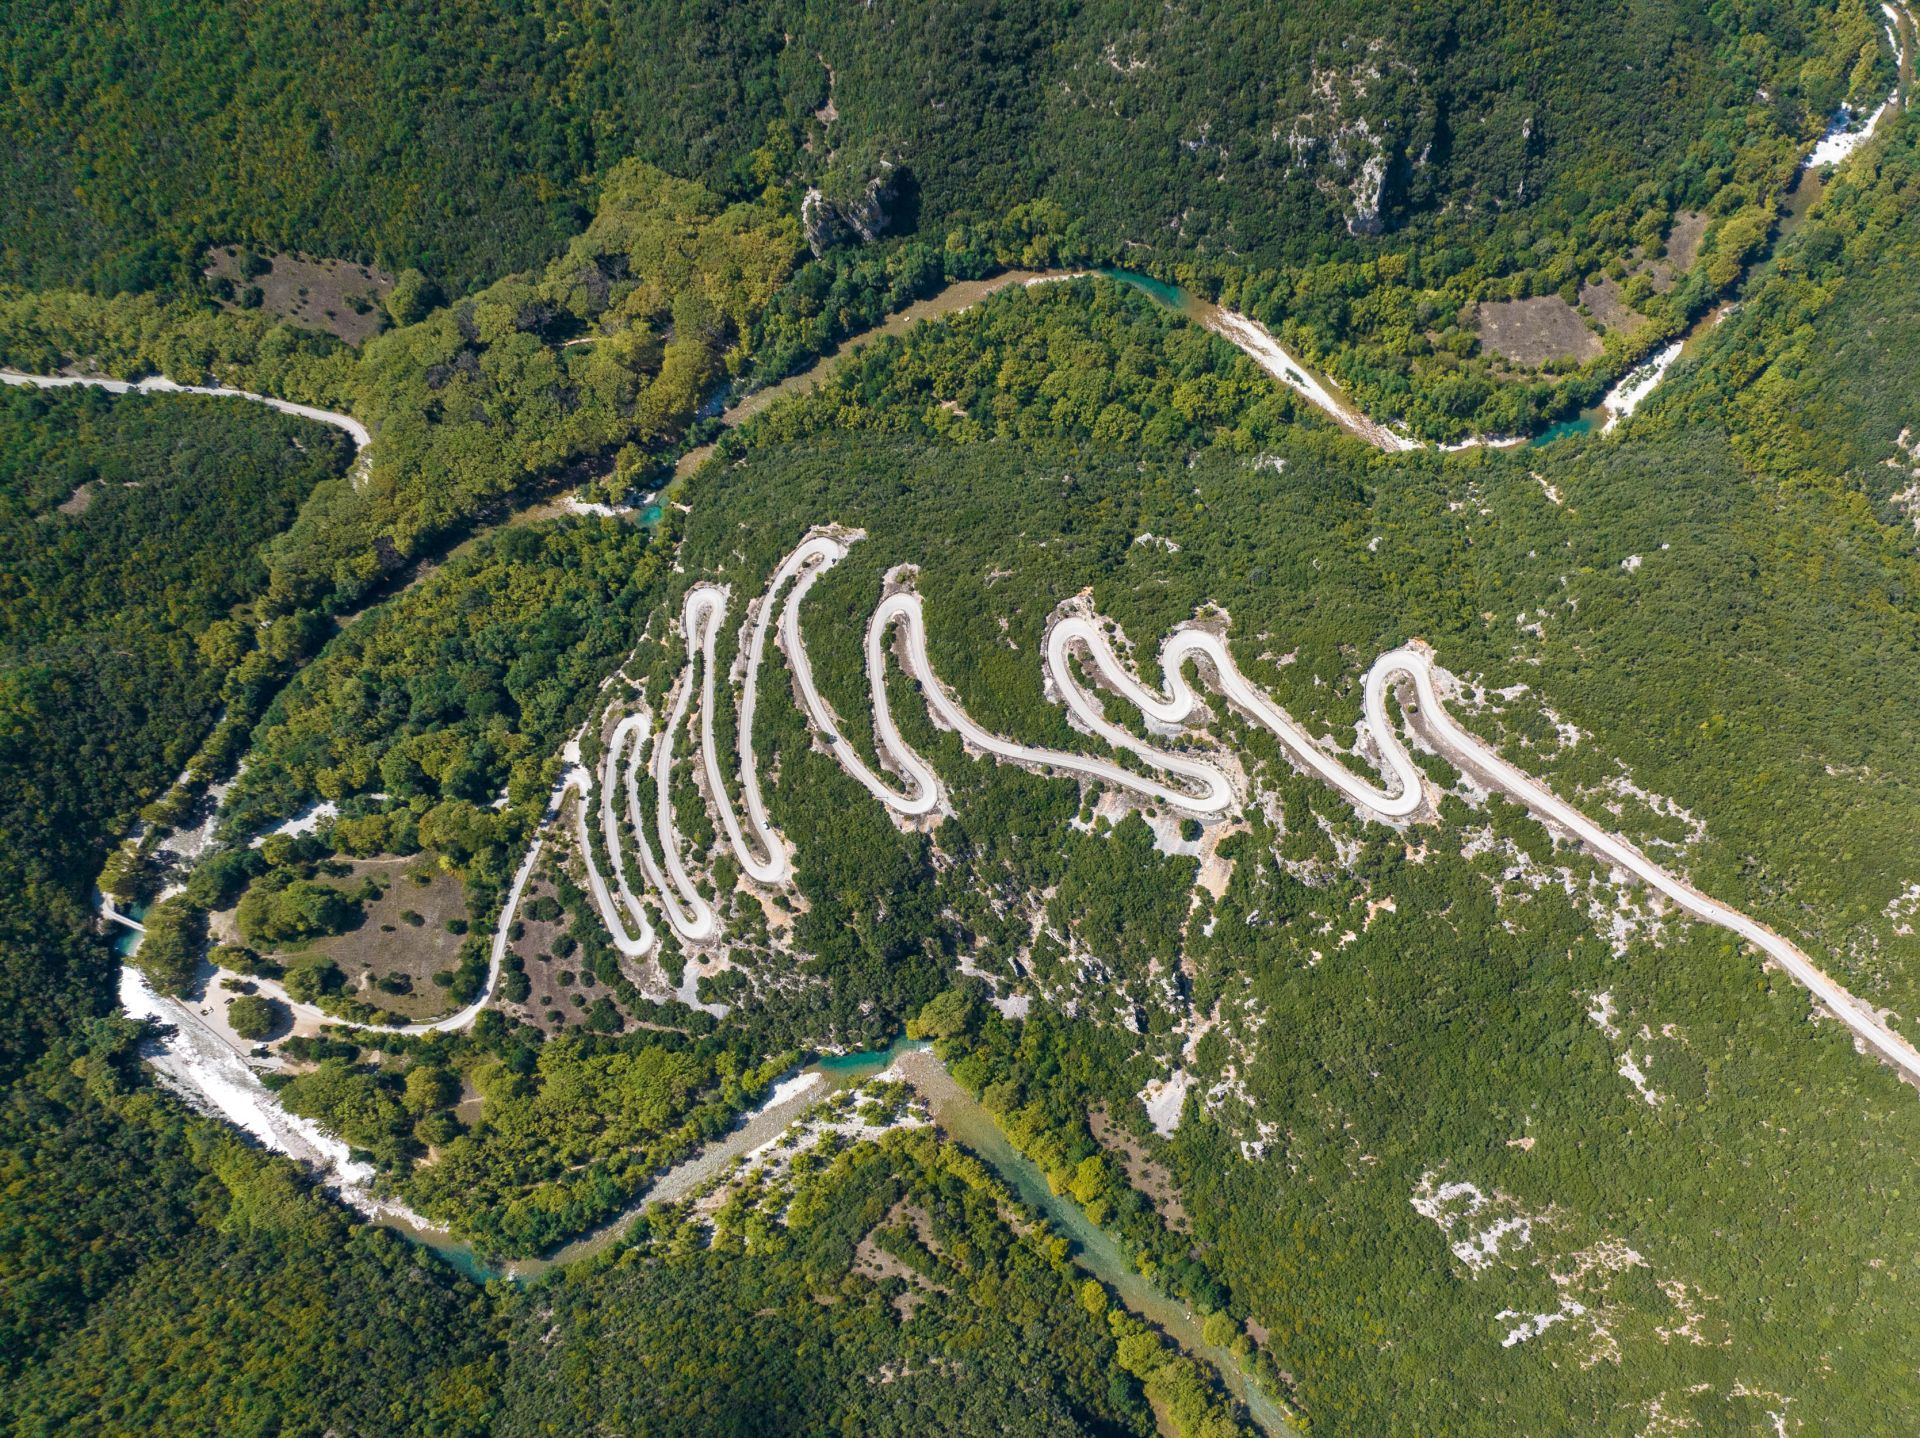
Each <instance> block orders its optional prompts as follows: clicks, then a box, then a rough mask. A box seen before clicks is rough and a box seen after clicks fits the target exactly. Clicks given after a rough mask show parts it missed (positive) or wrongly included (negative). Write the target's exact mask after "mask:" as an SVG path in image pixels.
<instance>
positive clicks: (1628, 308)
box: [1580, 275, 1647, 335]
mask: <svg viewBox="0 0 1920 1438" xmlns="http://www.w3.org/2000/svg"><path fill="white" fill-rule="evenodd" d="M1580 303H1581V304H1583V305H1585V306H1586V307H1587V312H1588V313H1589V314H1591V315H1592V316H1593V317H1594V319H1595V320H1597V321H1598V322H1599V323H1600V325H1601V326H1602V328H1603V330H1604V332H1605V333H1607V334H1622V335H1630V334H1632V333H1633V332H1634V331H1635V330H1637V329H1639V328H1640V326H1642V325H1644V324H1645V323H1646V322H1647V317H1646V316H1645V315H1643V314H1641V313H1640V311H1638V310H1636V309H1635V308H1633V306H1632V305H1629V304H1628V303H1627V297H1626V296H1625V295H1624V294H1622V293H1621V291H1620V286H1619V285H1618V284H1616V283H1615V282H1614V279H1613V277H1612V276H1611V275H1602V276H1600V278H1598V279H1597V280H1588V281H1587V282H1586V283H1585V284H1584V285H1582V286H1581V287H1580Z"/></svg>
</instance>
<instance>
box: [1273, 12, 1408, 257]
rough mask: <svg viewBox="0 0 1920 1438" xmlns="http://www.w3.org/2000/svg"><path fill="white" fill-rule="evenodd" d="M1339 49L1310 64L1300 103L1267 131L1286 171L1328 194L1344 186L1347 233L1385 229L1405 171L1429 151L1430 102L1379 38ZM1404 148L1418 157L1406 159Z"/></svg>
mask: <svg viewBox="0 0 1920 1438" xmlns="http://www.w3.org/2000/svg"><path fill="white" fill-rule="evenodd" d="M1341 49H1342V52H1343V53H1342V54H1341V55H1340V56H1339V57H1338V59H1336V60H1333V61H1332V62H1330V63H1326V64H1316V65H1315V66H1314V67H1313V69H1312V71H1311V73H1310V75H1309V78H1308V86H1307V104H1306V106H1305V108H1303V109H1302V110H1300V111H1299V112H1298V113H1296V114H1294V115H1293V116H1292V117H1291V118H1290V119H1288V120H1286V121H1283V122H1281V123H1278V124H1276V125H1275V126H1274V132H1273V133H1274V138H1275V140H1276V141H1278V142H1279V143H1280V144H1282V145H1284V147H1285V151H1286V161H1287V168H1288V169H1289V170H1291V171H1296V172H1300V173H1304V174H1307V175H1310V176H1312V178H1313V182H1314V184H1315V186H1316V187H1317V188H1319V189H1320V190H1321V191H1322V192H1323V193H1325V194H1327V195H1329V196H1338V195H1340V194H1341V193H1342V192H1343V191H1344V192H1345V203H1344V206H1343V208H1344V209H1345V210H1346V219H1347V231H1348V233H1350V234H1354V235H1380V234H1385V233H1386V231H1387V230H1388V229H1389V228H1390V219H1389V217H1390V215H1391V213H1392V211H1393V208H1394V206H1395V204H1396V203H1398V202H1399V201H1400V200H1402V199H1404V198H1405V196H1404V193H1401V192H1403V191H1404V189H1405V182H1406V178H1407V175H1408V174H1409V173H1410V171H1414V170H1418V169H1419V168H1421V167H1422V166H1423V165H1424V164H1425V163H1426V158H1427V155H1428V153H1429V152H1430V150H1431V147H1432V131H1433V127H1434V114H1435V108H1434V103H1433V100H1432V98H1431V97H1430V96H1429V95H1427V94H1426V93H1425V91H1424V89H1423V87H1422V86H1421V84H1420V77H1419V75H1418V74H1417V72H1415V71H1414V70H1413V69H1412V68H1411V67H1410V66H1408V65H1406V64H1405V63H1403V62H1402V61H1400V60H1398V59H1397V58H1395V57H1394V56H1393V54H1392V53H1391V50H1390V48H1389V47H1388V44H1387V42H1386V41H1385V40H1372V41H1368V42H1366V43H1364V44H1361V43H1358V42H1353V43H1350V44H1348V45H1344V46H1342V47H1341ZM1382 116H1389V117H1393V118H1391V119H1382V118H1381V117H1382ZM1412 154H1418V156H1419V158H1418V159H1416V160H1414V161H1412V163H1411V165H1409V163H1408V161H1407V156H1409V155H1412Z"/></svg>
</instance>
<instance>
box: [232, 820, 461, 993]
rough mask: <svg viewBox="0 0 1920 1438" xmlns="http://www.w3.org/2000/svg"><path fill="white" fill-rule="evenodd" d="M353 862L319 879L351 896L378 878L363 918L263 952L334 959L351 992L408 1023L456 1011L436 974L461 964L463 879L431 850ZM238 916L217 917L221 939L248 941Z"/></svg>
mask: <svg viewBox="0 0 1920 1438" xmlns="http://www.w3.org/2000/svg"><path fill="white" fill-rule="evenodd" d="M346 862H347V868H348V872H347V873H345V874H328V873H325V872H322V873H320V874H319V875H317V876H316V877H315V882H316V883H320V884H324V885H326V886H327V887H329V888H334V889H339V890H341V891H342V892H343V893H349V894H351V893H355V892H357V891H360V890H361V889H362V888H363V886H364V885H365V883H366V881H367V880H369V879H371V880H372V881H373V882H374V883H375V884H376V885H377V886H378V887H379V889H380V893H379V896H378V897H376V898H370V899H368V900H366V901H365V903H364V904H363V905H362V906H361V911H360V915H361V917H360V922H359V923H358V924H357V925H355V926H354V927H353V928H351V929H349V930H347V932H346V933H344V934H332V935H329V936H327V937H325V938H321V939H315V940H313V941H312V942H311V943H306V944H298V945H293V946H290V947H287V948H284V949H273V948H268V949H266V950H265V951H264V952H263V954H262V957H264V958H267V959H269V960H271V961H272V962H274V963H276V964H281V965H292V964H296V963H298V962H300V961H301V960H303V959H309V958H312V957H314V956H315V955H319V956H323V957H325V958H328V959H331V960H332V961H333V963H334V966H335V967H336V968H338V969H339V970H340V972H341V973H343V974H345V975H346V992H347V994H348V995H350V996H351V997H353V998H356V999H358V1000H360V1001H361V1002H362V1003H367V1004H371V1005H373V1006H374V1007H376V1008H381V1009H385V1010H387V1011H388V1012H389V1013H396V1014H399V1015H401V1016H402V1017H403V1018H406V1019H408V1020H415V1021H417V1020H421V1019H435V1018H439V1017H441V1016H442V1015H445V1014H447V1013H450V1012H451V1011H452V1010H453V1009H454V1007H455V1005H454V1003H453V1002H452V1001H451V1000H450V999H449V998H448V997H447V992H446V990H445V989H443V988H441V987H440V986H439V985H438V984H436V983H434V982H433V976H434V975H435V974H437V973H441V972H447V973H451V972H452V970H454V969H455V968H456V967H457V966H458V965H459V962H460V945H461V943H462V942H463V941H464V937H465V934H466V925H467V899H466V894H465V893H464V891H463V890H462V889H461V886H460V881H459V879H457V878H455V877H454V876H453V875H452V874H449V873H447V872H446V871H445V870H444V869H441V868H440V867H439V866H438V865H437V864H436V863H435V862H434V861H433V859H432V858H431V857H430V856H427V855H413V856H411V857H395V856H392V855H386V856H382V857H380V858H373V859H354V860H350V861H346ZM234 913H235V911H234V910H232V909H224V910H221V911H219V912H216V913H214V914H213V915H211V916H210V919H209V931H210V933H211V935H212V937H213V940H214V942H215V943H223V944H224V943H233V944H240V943H245V942H246V940H245V939H244V937H242V935H241V934H240V932H239V929H238V927H237V926H236V924H235V923H234ZM450 924H451V925H453V926H455V927H449V925H450Z"/></svg>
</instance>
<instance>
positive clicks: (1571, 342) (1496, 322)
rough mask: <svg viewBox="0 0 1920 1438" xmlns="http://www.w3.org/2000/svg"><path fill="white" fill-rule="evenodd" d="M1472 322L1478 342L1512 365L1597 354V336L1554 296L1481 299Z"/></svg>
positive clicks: (1571, 358)
mask: <svg viewBox="0 0 1920 1438" xmlns="http://www.w3.org/2000/svg"><path fill="white" fill-rule="evenodd" d="M1475 323H1476V324H1477V325H1478V327H1479V331H1480V343H1481V345H1482V346H1483V347H1485V348H1487V349H1490V350H1492V351H1493V352H1494V353H1495V354H1497V355H1499V356H1500V357H1501V358H1502V359H1508V360H1511V361H1513V363H1515V364H1522V365H1530V366H1531V365H1543V364H1547V363H1549V362H1550V361H1552V360H1578V361H1581V362H1584V361H1586V360H1590V359H1594V358H1596V357H1597V356H1598V355H1599V354H1600V349H1601V346H1600V337H1599V336H1598V335H1596V334H1595V333H1594V332H1593V331H1592V330H1590V329H1588V328H1587V322H1586V321H1585V320H1583V319H1581V318H1580V312H1579V311H1578V310H1576V309H1575V308H1574V307H1573V306H1572V305H1570V304H1568V303H1567V302H1566V301H1565V300H1563V299H1561V298H1560V296H1558V295H1540V296H1538V297H1536V298H1534V299H1530V300H1500V301H1498V302H1495V303H1485V302H1483V303H1482V304H1481V305H1480V307H1479V310H1478V311H1477V314H1476V317H1475Z"/></svg>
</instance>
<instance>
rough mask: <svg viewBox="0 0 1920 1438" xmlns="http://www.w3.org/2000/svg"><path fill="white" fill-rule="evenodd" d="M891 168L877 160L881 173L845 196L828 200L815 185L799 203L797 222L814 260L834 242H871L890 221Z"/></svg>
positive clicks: (892, 175) (892, 185) (892, 180)
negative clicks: (862, 186) (805, 235)
mask: <svg viewBox="0 0 1920 1438" xmlns="http://www.w3.org/2000/svg"><path fill="white" fill-rule="evenodd" d="M893 198H894V170H893V166H892V165H891V164H888V163H887V162H886V161H884V160H883V161H881V162H880V173H879V174H877V175H875V176H874V177H873V178H872V179H870V180H868V181H867V183H866V186H865V188H863V189H862V190H860V191H859V192H858V193H856V194H855V195H853V196H852V197H850V198H847V199H838V200H835V199H829V198H828V197H827V195H826V192H825V191H823V190H821V189H819V188H818V187H817V186H816V187H815V188H813V189H810V190H808V191H807V194H806V198H805V199H804V200H802V201H801V202H800V223H801V225H802V226H804V227H805V229H806V233H807V245H808V247H809V248H811V249H812V251H813V255H814V258H815V259H818V258H819V257H820V256H821V255H823V254H825V253H826V251H827V250H828V249H830V248H832V247H833V246H834V245H837V244H844V243H847V242H849V241H851V242H855V243H858V244H863V245H865V244H871V243H872V242H873V241H874V240H876V239H878V238H879V237H880V236H881V235H883V234H885V233H886V230H887V227H888V226H889V225H890V224H892V222H893V215H892V213H891V209H892V204H893Z"/></svg>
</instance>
